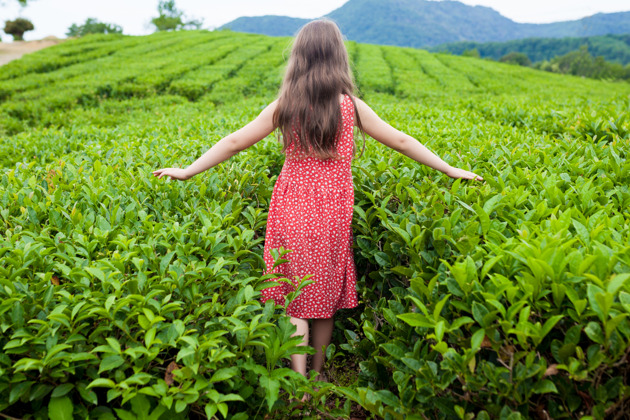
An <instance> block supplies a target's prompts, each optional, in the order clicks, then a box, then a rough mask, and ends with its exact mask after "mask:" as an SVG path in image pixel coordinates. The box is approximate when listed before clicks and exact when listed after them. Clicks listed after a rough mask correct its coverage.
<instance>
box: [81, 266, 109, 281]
mask: <svg viewBox="0 0 630 420" xmlns="http://www.w3.org/2000/svg"><path fill="white" fill-rule="evenodd" d="M85 271H87V272H88V273H90V274H91V275H93V276H94V277H96V278H97V279H99V280H100V281H105V273H103V271H102V270H99V269H98V268H95V267H86V268H85Z"/></svg>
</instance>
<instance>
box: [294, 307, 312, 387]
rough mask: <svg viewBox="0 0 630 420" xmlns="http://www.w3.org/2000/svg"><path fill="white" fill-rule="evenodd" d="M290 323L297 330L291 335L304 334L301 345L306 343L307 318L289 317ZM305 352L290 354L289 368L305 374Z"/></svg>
mask: <svg viewBox="0 0 630 420" xmlns="http://www.w3.org/2000/svg"><path fill="white" fill-rule="evenodd" d="M291 324H293V325H295V326H296V327H297V330H296V331H295V333H294V334H293V335H292V336H291V337H295V336H298V335H302V336H304V339H303V340H302V343H301V344H300V345H301V346H307V345H308V319H302V318H295V317H291ZM306 356H307V355H306V354H292V355H291V369H293V370H294V371H296V372H298V373H301V374H302V375H304V376H306Z"/></svg>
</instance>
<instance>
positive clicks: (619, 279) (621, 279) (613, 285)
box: [606, 273, 630, 295]
mask: <svg viewBox="0 0 630 420" xmlns="http://www.w3.org/2000/svg"><path fill="white" fill-rule="evenodd" d="M628 279H630V273H622V274H617V275H615V276H614V277H613V278H612V279H610V282H609V283H608V287H607V288H606V290H607V291H608V293H610V294H612V295H614V294H615V293H616V292H617V290H619V289H620V288H621V287H622V286H623V285H624V284H625V283H626V281H628Z"/></svg>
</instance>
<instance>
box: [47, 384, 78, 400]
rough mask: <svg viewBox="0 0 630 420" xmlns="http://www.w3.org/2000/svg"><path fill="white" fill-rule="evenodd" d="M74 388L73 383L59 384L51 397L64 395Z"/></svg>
mask: <svg viewBox="0 0 630 420" xmlns="http://www.w3.org/2000/svg"><path fill="white" fill-rule="evenodd" d="M73 388H74V385H73V384H63V385H59V386H57V387H56V388H55V390H54V391H53V392H52V394H50V397H51V398H58V397H63V396H64V395H66V394H67V393H68V392H70V391H71V390H72V389H73Z"/></svg>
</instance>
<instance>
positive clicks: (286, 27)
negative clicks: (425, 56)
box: [221, 0, 630, 48]
mask: <svg viewBox="0 0 630 420" xmlns="http://www.w3.org/2000/svg"><path fill="white" fill-rule="evenodd" d="M324 17H328V18H331V19H333V20H335V21H336V22H337V23H338V24H339V26H340V28H341V30H342V32H343V33H344V35H345V36H346V37H347V38H348V39H350V40H353V41H357V42H367V43H373V44H381V45H397V46H403V47H416V48H418V47H434V46H437V45H440V44H445V43H452V42H458V41H475V42H504V41H510V40H515V39H523V38H531V37H542V38H563V37H584V36H596V35H607V34H624V33H630V11H628V12H615V13H596V14H594V15H592V16H588V17H584V18H581V19H576V20H569V21H562V22H554V23H545V24H535V23H518V22H515V21H513V20H511V19H509V18H507V17H505V16H503V15H501V14H500V13H499V12H497V11H496V10H494V9H492V8H489V7H486V6H469V5H466V4H464V3H461V2H459V1H454V0H453V1H450V0H449V1H439V2H437V1H428V0H349V1H348V2H346V3H345V4H343V5H342V6H341V7H339V8H337V9H335V10H333V11H331V12H330V13H328V14H326V15H324ZM310 20H312V19H302V18H292V17H288V16H278V15H267V16H262V17H247V16H243V17H240V18H238V19H236V20H234V21H232V22H228V23H226V24H225V25H223V26H221V28H222V29H232V30H234V31H238V32H250V33H258V34H262V35H273V36H291V35H294V34H295V32H296V31H297V30H298V29H299V28H300V27H301V26H302V25H304V24H305V23H306V22H308V21H310Z"/></svg>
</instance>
